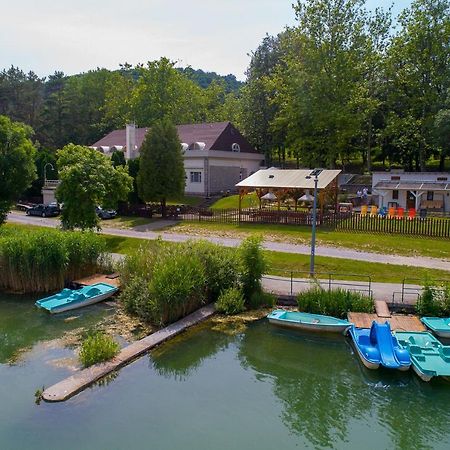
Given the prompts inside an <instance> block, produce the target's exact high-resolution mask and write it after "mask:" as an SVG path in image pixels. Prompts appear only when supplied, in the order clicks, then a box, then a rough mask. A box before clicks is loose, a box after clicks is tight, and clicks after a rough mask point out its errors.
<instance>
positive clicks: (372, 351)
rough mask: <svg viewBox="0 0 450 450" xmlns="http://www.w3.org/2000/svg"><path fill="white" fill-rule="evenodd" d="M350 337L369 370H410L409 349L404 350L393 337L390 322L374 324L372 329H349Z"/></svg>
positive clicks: (353, 327)
mask: <svg viewBox="0 0 450 450" xmlns="http://www.w3.org/2000/svg"><path fill="white" fill-rule="evenodd" d="M349 334H350V337H351V338H352V341H353V344H354V346H355V348H356V351H357V353H358V356H359V357H360V359H361V361H362V363H363V364H364V365H365V366H366V367H367V368H368V369H378V368H379V367H380V366H382V367H386V368H387V369H398V370H408V369H409V367H410V366H411V358H410V356H409V352H408V350H407V349H405V348H403V347H402V346H401V345H400V344H399V343H398V341H397V338H396V337H395V336H393V335H392V333H391V327H390V325H389V322H385V323H383V324H381V323H377V322H375V321H373V322H372V326H371V328H356V327H355V326H352V327H351V328H350V329H349Z"/></svg>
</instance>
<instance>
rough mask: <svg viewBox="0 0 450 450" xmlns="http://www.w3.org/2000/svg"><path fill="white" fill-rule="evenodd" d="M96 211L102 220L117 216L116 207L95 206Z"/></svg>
mask: <svg viewBox="0 0 450 450" xmlns="http://www.w3.org/2000/svg"><path fill="white" fill-rule="evenodd" d="M95 213H96V214H97V216H98V217H100V219H102V220H106V219H114V217H116V216H117V211H115V210H114V209H103V208H102V207H101V206H97V207H96V208H95Z"/></svg>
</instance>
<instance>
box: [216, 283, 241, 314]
mask: <svg viewBox="0 0 450 450" xmlns="http://www.w3.org/2000/svg"><path fill="white" fill-rule="evenodd" d="M216 309H217V311H218V312H220V313H222V314H226V315H227V316H232V315H234V314H239V313H241V312H242V311H244V310H245V301H244V295H243V293H242V291H241V290H240V289H239V288H236V287H232V288H228V289H227V290H225V291H223V292H222V293H221V294H220V295H219V299H218V300H217V302H216Z"/></svg>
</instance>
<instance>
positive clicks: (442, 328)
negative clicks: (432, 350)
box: [421, 317, 450, 339]
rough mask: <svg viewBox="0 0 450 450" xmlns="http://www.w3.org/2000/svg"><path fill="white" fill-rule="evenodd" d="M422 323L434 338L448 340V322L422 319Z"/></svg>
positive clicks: (446, 320) (432, 318)
mask: <svg viewBox="0 0 450 450" xmlns="http://www.w3.org/2000/svg"><path fill="white" fill-rule="evenodd" d="M421 320H422V323H423V324H424V325H425V326H426V327H427V328H428V329H429V330H431V331H432V332H433V333H434V334H435V335H436V336H439V337H441V338H444V339H450V322H449V320H448V319H442V318H438V317H422V319H421Z"/></svg>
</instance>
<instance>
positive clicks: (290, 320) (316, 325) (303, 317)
mask: <svg viewBox="0 0 450 450" xmlns="http://www.w3.org/2000/svg"><path fill="white" fill-rule="evenodd" d="M267 318H268V319H269V322H270V323H272V324H275V325H280V326H284V327H289V328H297V329H300V330H308V331H321V332H331V333H345V331H346V330H347V328H349V327H350V326H351V325H352V324H351V323H350V322H349V321H348V320H342V319H337V318H335V317H331V316H323V315H321V314H309V313H304V312H297V311H285V310H283V309H277V310H275V311H272V312H271V313H270V314H269V315H268V316H267Z"/></svg>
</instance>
